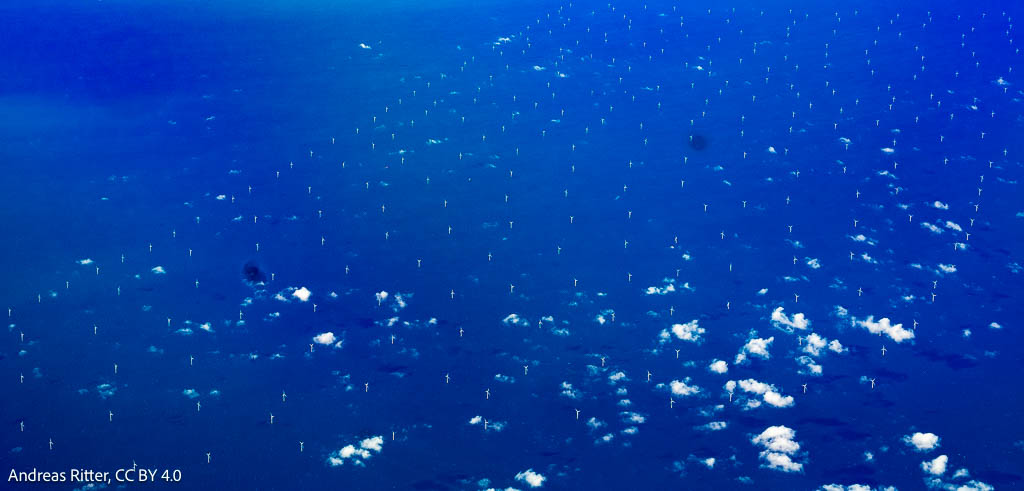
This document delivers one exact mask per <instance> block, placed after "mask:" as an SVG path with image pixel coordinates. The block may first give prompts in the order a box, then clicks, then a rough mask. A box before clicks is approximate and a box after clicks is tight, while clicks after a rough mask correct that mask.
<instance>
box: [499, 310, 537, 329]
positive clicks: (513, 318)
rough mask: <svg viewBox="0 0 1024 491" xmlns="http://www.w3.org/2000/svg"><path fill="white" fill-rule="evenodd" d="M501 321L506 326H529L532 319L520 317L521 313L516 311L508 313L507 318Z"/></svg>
mask: <svg viewBox="0 0 1024 491" xmlns="http://www.w3.org/2000/svg"><path fill="white" fill-rule="evenodd" d="M501 323H502V324H505V325H506V326H522V327H528V326H529V325H530V321H528V320H526V319H523V318H522V317H519V314H516V313H512V314H508V315H506V316H505V318H504V319H502V320H501Z"/></svg>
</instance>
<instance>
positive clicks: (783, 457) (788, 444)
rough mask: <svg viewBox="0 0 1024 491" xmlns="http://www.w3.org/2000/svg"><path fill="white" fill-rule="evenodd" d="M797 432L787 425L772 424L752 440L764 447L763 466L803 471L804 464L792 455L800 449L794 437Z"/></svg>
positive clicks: (779, 469) (781, 469) (762, 454)
mask: <svg viewBox="0 0 1024 491" xmlns="http://www.w3.org/2000/svg"><path fill="white" fill-rule="evenodd" d="M795 437H796V432H795V431H793V430H792V429H791V428H787V427H785V426H781V425H780V426H770V427H768V428H766V429H765V430H764V431H763V432H761V434H760V435H757V436H755V437H754V438H753V439H751V440H750V442H751V443H753V444H754V445H759V446H761V447H762V448H764V450H763V451H761V454H760V456H761V467H766V468H769V469H774V470H777V471H781V472H802V471H803V469H804V465H803V464H801V463H799V462H794V461H793V459H792V457H791V456H793V455H795V454H796V453H797V452H798V451H799V450H800V444H799V443H797V442H796V441H795V440H794V438H795Z"/></svg>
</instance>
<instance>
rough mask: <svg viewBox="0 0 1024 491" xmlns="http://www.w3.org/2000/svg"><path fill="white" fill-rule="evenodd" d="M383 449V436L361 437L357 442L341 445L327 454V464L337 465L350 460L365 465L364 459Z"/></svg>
mask: <svg viewBox="0 0 1024 491" xmlns="http://www.w3.org/2000/svg"><path fill="white" fill-rule="evenodd" d="M383 449H384V437H382V436H373V437H369V438H365V439H363V440H362V441H361V442H359V443H358V444H349V445H345V446H344V447H342V448H341V449H340V450H336V451H334V452H331V454H330V455H328V456H327V464H328V465H330V466H331V467H337V466H340V465H343V464H344V463H345V462H346V461H351V462H352V463H353V464H355V465H360V466H365V465H366V463H365V461H366V460H368V459H369V458H370V457H372V456H373V454H374V453H380V452H381V450H383Z"/></svg>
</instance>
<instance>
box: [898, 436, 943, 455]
mask: <svg viewBox="0 0 1024 491" xmlns="http://www.w3.org/2000/svg"><path fill="white" fill-rule="evenodd" d="M903 443H906V444H907V445H910V446H912V447H914V448H915V449H917V451H918V452H929V451H932V450H935V449H936V448H939V436H938V435H936V434H935V433H914V434H913V435H907V436H904V437H903Z"/></svg>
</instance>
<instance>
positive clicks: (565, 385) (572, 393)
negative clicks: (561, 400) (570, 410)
mask: <svg viewBox="0 0 1024 491" xmlns="http://www.w3.org/2000/svg"><path fill="white" fill-rule="evenodd" d="M560 395H561V396H562V397H568V398H569V399H579V398H580V391H579V390H576V389H574V388H572V384H570V383H569V382H562V392H561V393H560Z"/></svg>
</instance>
